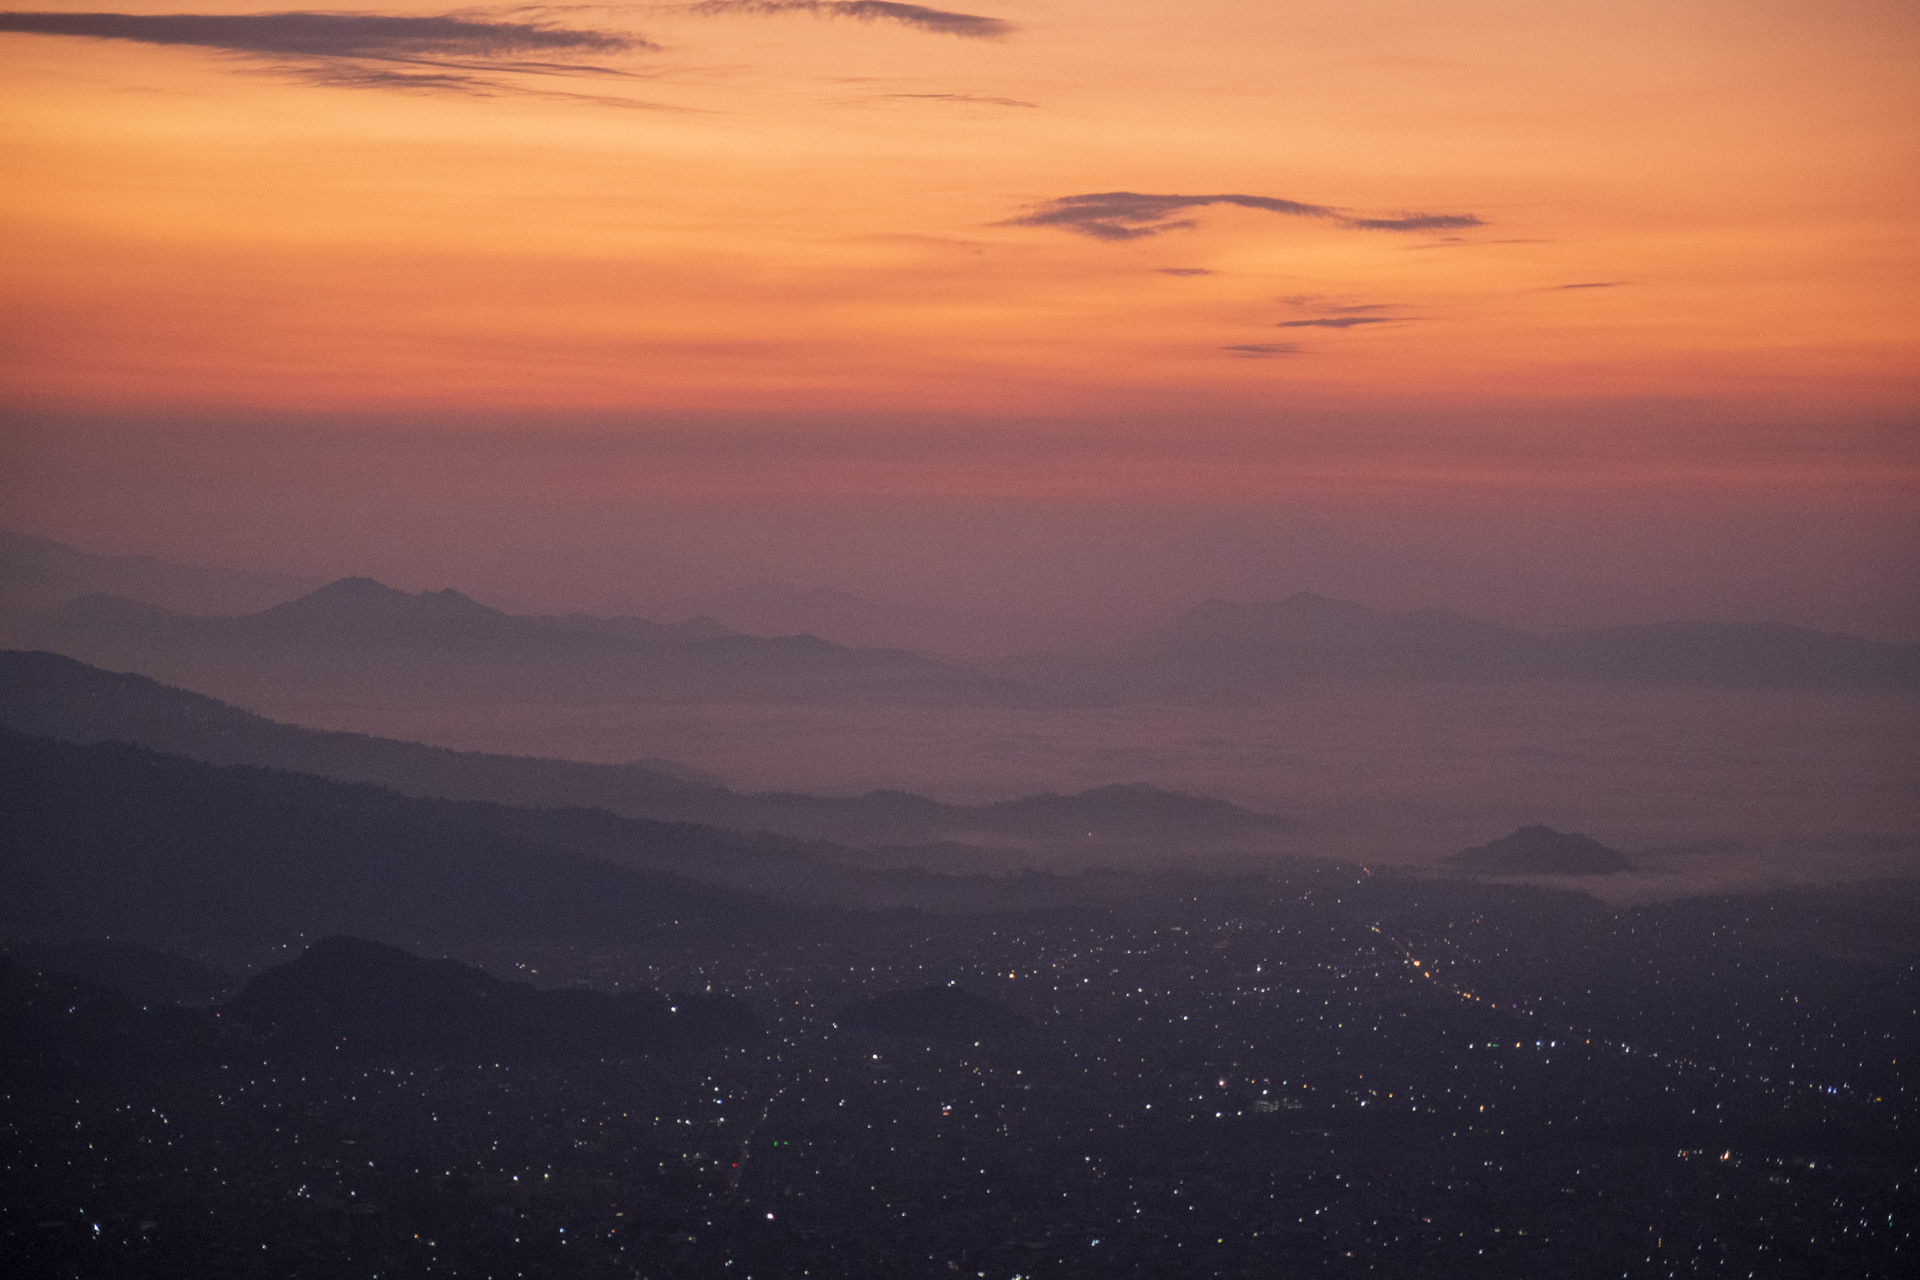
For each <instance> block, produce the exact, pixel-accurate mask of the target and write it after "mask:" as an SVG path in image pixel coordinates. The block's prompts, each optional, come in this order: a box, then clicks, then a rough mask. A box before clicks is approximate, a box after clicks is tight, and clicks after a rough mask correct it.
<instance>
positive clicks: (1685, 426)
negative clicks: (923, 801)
mask: <svg viewBox="0 0 1920 1280" xmlns="http://www.w3.org/2000/svg"><path fill="white" fill-rule="evenodd" d="M177 2H180V0H167V3H166V4H164V5H149V6H145V7H135V6H128V7H125V8H122V9H120V10H118V11H115V12H112V13H101V12H97V11H94V8H93V7H94V6H95V5H96V4H98V3H99V0H85V3H83V4H73V5H68V6H67V7H65V8H38V9H34V10H24V9H18V10H8V11H0V69H3V70H4V74H3V75H0V120H3V121H4V125H3V126H0V166H3V167H4V170H3V171H4V172H5V173H6V174H7V175H8V179H7V182H6V183H5V184H3V185H0V220H4V233H5V235H6V238H7V243H8V246H9V249H8V252H7V253H6V254H5V255H3V256H0V287H3V288H4V290H5V294H6V297H7V298H8V304H7V306H6V308H5V317H4V320H3V321H0V323H3V324H4V329H5V331H4V345H0V361H4V370H5V373H4V386H3V387H0V428H3V429H4V437H3V440H4V447H5V449H6V453H7V458H6V464H7V465H6V467H5V473H6V478H5V479H0V499H3V500H4V503H5V507H6V509H7V515H6V518H5V520H4V521H0V523H5V524H7V525H9V526H11V527H16V528H22V529H25V530H27V531H30V532H35V533H41V534H45V535H48V536H53V537H59V538H62V539H64V540H68V541H72V542H74V543H76V544H77V545H82V546H84V547H85V548H86V549H88V550H95V551H135V550H143V551H150V552H153V553H156V554H163V555H170V556H173V557H175V558H183V559H191V560H197V561H202V562H215V563H228V564H234V565H246V566H249V567H274V568H284V569H293V570H298V571H302V572H315V573H321V574H328V573H335V572H366V571H372V572H376V573H377V574H378V575H380V576H383V577H385V578H386V579H388V580H392V581H396V582H398V583H399V584H400V585H407V586H411V587H416V588H420V587H428V586H433V587H437V586H443V585H459V586H462V587H463V588H466V589H470V590H473V591H475V593H476V594H479V595H482V596H483V597H487V598H491V599H495V600H498V601H499V602H501V603H505V604H509V605H516V606H521V607H604V608H615V607H626V608H652V607H658V606H661V605H663V603H664V602H666V601H667V600H669V599H676V598H680V597H684V596H687V595H688V594H689V593H692V594H696V595H697V594H698V592H699V591H700V590H702V589H703V588H712V587H716V586H740V585H746V584H749V583H751V582H754V581H758V580H761V579H767V580H777V581H780V582H792V583H795V584H798V585H800V586H803V587H804V586H810V585H822V584H824V585H833V586H836V587H841V588H845V589H848V590H851V591H857V592H865V593H870V594H873V595H876V596H885V597H888V598H890V599H905V600H909V601H912V602H916V603H917V605H921V606H926V607H929V608H930V607H933V606H934V605H936V604H940V605H943V606H948V607H958V608H961V609H962V610H963V611H967V610H970V611H974V612H978V611H982V610H985V611H997V612H999V613H1001V614H1005V615H1006V616H1008V617H1014V616H1021V617H1025V618H1027V619H1028V620H1029V624H1028V625H1026V626H1025V627H1024V629H1023V628H1022V627H1021V626H1009V627H1007V628H1003V629H1001V630H1000V631H996V632H994V633H993V635H992V636H991V637H986V638H982V639H981V640H980V643H981V644H989V643H999V642H1002V641H1004V642H1006V643H1015V642H1022V641H1034V642H1040V641H1048V640H1057V639H1060V638H1062V637H1067V636H1069V635H1078V636H1082V637H1084V636H1086V635H1088V634H1092V633H1096V632H1098V631H1100V630H1101V629H1103V628H1107V627H1111V626H1118V625H1126V624H1130V623H1134V622H1138V621H1142V620H1144V619H1146V618H1147V617H1148V616H1150V615H1152V614H1154V613H1156V612H1159V613H1164V612H1165V611H1168V610H1171V609H1174V608H1177V607H1182V606H1183V605H1185V604H1190V603H1193V602H1195V600H1197V599H1199V598H1204V596H1205V595H1208V594H1227V595H1234V596H1238V597H1241V598H1246V597H1250V596H1259V595H1271V594H1276V593H1280V592H1283V591H1285V590H1288V589H1296V588H1300V587H1312V588H1313V589H1319V590H1324V591H1329V592H1330V593H1333V594H1347V595H1355V596H1359V597H1361V598H1367V599H1369V600H1370V601H1371V602H1373V603H1377V604H1382V605H1387V606H1392V607H1408V606H1412V605H1424V604H1452V605H1455V606H1458V607H1462V608H1467V609H1469V610H1470V611H1475V612H1479V613H1481V614H1483V615H1486V616H1494V617H1499V618H1501V619H1503V620H1508V621H1514V622H1519V623H1522V624H1526V625H1537V626H1543V627H1552V626H1562V625H1592V624H1596V623H1603V622H1612V621H1633V620H1645V619H1649V618H1652V617H1658V616H1727V617H1743V618H1746V617H1779V618H1783V619H1785V620H1789V621H1797V622H1803V623H1810V624H1814V625H1827V626H1830V627H1834V628H1836V629H1846V630H1854V631H1859V632H1861V633H1864V634H1872V635H1876V636H1879V637H1882V638H1892V639H1912V638H1920V553H1916V552H1915V551H1914V550H1913V547H1914V546H1915V544H1916V543H1920V537H1916V535H1920V527H1916V520H1915V514H1914V513H1915V511H1916V510H1920V507H1917V506H1916V502H1915V498H1916V487H1917V486H1916V479H1917V478H1920V456H1917V455H1920V447H1917V446H1920V424H1916V415H1915V401H1916V394H1915V393H1916V367H1917V365H1916V359H1915V355H1916V351H1915V347H1916V341H1915V339H1916V336H1920V321H1917V320H1916V312H1915V307H1914V303H1913V299H1914V298H1915V297H1916V288H1915V286H1916V283H1920V282H1917V281H1916V278H1915V277H1916V272H1915V260H1916V249H1915V244H1914V234H1913V232H1914V213H1915V204H1916V201H1915V195H1916V186H1917V185H1920V164H1916V163H1915V162H1916V160H1917V159H1920V156H1917V155H1916V150H1917V148H1916V145H1915V144H1916V135H1917V134H1920V123H1916V122H1920V101H1916V98H1920V88H1917V87H1916V78H1915V77H1914V76H1913V75H1912V67H1913V66H1914V65H1916V55H1920V10H1915V9H1914V8H1913V6H1912V5H1910V4H1907V3H1904V2H1901V0H1886V2H1882V0H1864V2H1859V3H1838V4H1836V3H1831V2H1830V0H1829V2H1824V3H1814V2H1811V0H1806V2H1803V0H1757V2H1754V0H1748V2H1743V3H1738V4H1735V3H1730V2H1725V0H1689V2H1688V3H1684V4H1673V3H1651V2H1643V0H1620V2H1618V3H1613V4H1609V5H1604V6H1594V5H1575V4H1572V3H1560V2H1554V0H1529V2H1527V3H1521V2H1520V0H1460V2H1457V3H1434V2H1433V0H1422V2H1419V3H1414V2H1410V0H1409V2H1403V0H1340V2H1338V3H1334V2H1332V0H1324V2H1323V0H1304V2H1301V3H1273V2H1272V0H1262V2H1259V3H1253V2H1250V0H1249V2H1227V0H1197V2H1188V3H1182V4H1177V5H1176V4H1172V3H1167V2H1165V0H1160V2H1158V3H1146V2H1143V0H1122V2H1118V3H1115V2H1108V3H1100V4H1095V3H1090V2H1084V0H1007V2H1006V3H1001V2H1000V0H983V2H982V3H981V4H979V5H978V6H974V5H972V4H971V3H968V4H966V5H965V6H963V7H961V8H956V9H938V8H932V7H923V6H917V5H909V4H897V3H882V2H879V0H845V2H837V0H806V2H799V0H716V2H714V3H695V4H674V5H624V6H621V5H559V6H505V7H481V8H471V9H461V10H457V11H448V10H445V9H441V8H438V7H433V6H423V5H415V6H411V7H409V6H406V5H395V6H388V7H383V8H381V9H378V10H366V11H353V12H347V11H329V12H325V13H319V12H309V13H286V12H274V11H266V10H260V9H255V8H250V7H247V6H245V5H224V6H222V5H212V4H207V5H202V6H200V7H199V8H198V9H197V10H196V11H195V12H193V13H190V14H183V13H180V12H178V11H177V8H176V5H177ZM1049 619H1050V620H1049Z"/></svg>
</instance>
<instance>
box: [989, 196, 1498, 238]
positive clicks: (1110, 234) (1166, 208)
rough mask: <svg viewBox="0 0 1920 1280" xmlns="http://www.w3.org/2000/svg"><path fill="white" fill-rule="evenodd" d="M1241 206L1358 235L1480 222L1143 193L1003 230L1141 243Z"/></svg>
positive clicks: (1063, 206) (1063, 202) (1065, 207)
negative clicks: (1221, 208)
mask: <svg viewBox="0 0 1920 1280" xmlns="http://www.w3.org/2000/svg"><path fill="white" fill-rule="evenodd" d="M1218 204H1224V205H1235V206H1238V207H1239V208H1242V209H1260V210H1263V211H1265V212H1267V213H1277V214H1281V215H1283V216H1286V217H1291V218H1322V219H1326V220H1328V221H1331V222H1335V223H1338V224H1339V225H1340V226H1343V227H1348V228H1351V229H1353V230H1357V231H1431V230H1435V229H1439V228H1453V227H1477V226H1480V225H1482V224H1481V222H1480V219H1478V218H1476V217H1474V216H1473V215H1472V214H1462V213H1410V214H1405V215H1402V216H1400V217H1394V218H1356V217H1353V216H1352V215H1351V214H1349V213H1347V212H1346V211H1344V210H1341V209H1336V208H1334V207H1333V206H1331V205H1323V204H1306V203H1303V202H1301V201H1299V200H1282V199H1278V198H1276V197H1273V196H1249V195H1237V194H1222V195H1206V196H1182V195H1152V194H1147V193H1143V192H1138V191H1101V192H1094V193H1091V194H1088V195H1078V196H1061V197H1059V198H1058V199H1055V200H1049V201H1047V202H1046V203H1044V204H1041V205H1038V206H1036V207H1035V208H1034V210H1033V211H1032V212H1031V213H1026V214H1022V215H1021V216H1019V217H1017V218H1008V219H1006V220H1005V221H1004V222H1001V223H999V224H998V225H1000V226H1003V227H1060V228H1062V229H1063V230H1067V231H1071V232H1074V233H1076V234H1078V235H1083V236H1091V237H1093V238H1094V239H1096V240H1139V239H1142V238H1144V237H1146V236H1156V235H1161V234H1163V233H1165V232H1168V231H1178V230H1182V229H1184V228H1188V227H1192V226H1195V225H1196V223H1195V222H1194V220H1193V219H1191V218H1177V217H1175V216H1174V215H1175V214H1179V213H1183V212H1185V211H1186V210H1189V209H1199V208H1204V207H1206V206H1208V205H1218Z"/></svg>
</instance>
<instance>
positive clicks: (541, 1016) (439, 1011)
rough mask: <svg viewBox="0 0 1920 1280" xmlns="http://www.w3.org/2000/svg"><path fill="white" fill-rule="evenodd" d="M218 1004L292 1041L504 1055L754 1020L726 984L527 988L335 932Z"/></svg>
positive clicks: (568, 1049) (689, 1036)
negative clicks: (678, 990)
mask: <svg viewBox="0 0 1920 1280" xmlns="http://www.w3.org/2000/svg"><path fill="white" fill-rule="evenodd" d="M222 1012H223V1014H224V1016H225V1017H226V1018H228V1019H231V1020H232V1021H233V1022H234V1023H235V1024H236V1025H239V1026H241V1027H245V1028H248V1029H250V1030H252V1031H253V1032H254V1033H256V1034H258V1035H261V1036H263V1037H265V1038H266V1039H267V1040H268V1041H269V1042H270V1043H272V1044H274V1045H276V1046H278V1047H280V1048H283V1049H287V1050H292V1051H296V1052H297V1051H314V1050H328V1051H333V1050H338V1051H341V1052H346V1053H354V1054H369V1055H379V1056H402V1057H427V1058H439V1059H447V1058H453V1059H476V1060H477V1059H487V1060H512V1061H527V1060H558V1059H569V1058H586V1057H621V1056H627V1055H631V1054H639V1053H649V1052H653V1051H656V1050H661V1049H671V1048H677V1047H680V1046H683V1045H689V1044H695V1043H704V1042H714V1041H726V1040H737V1039H740V1038H742V1037H744V1036H746V1035H748V1034H750V1033H751V1032H752V1031H753V1030H754V1029H755V1028H756V1026H757V1024H756V1022H755V1020H754V1018H753V1016H752V1015H751V1014H750V1013H748V1012H747V1010H746V1009H745V1008H744V1007H743V1006H741V1005H740V1004H738V1003H737V1002H736V1001H734V1000H733V999H732V998H731V997H728V996H711V995H701V996H666V995H662V994H659V993H657V992H651V991H649V992H627V993H622V994H620V995H608V994H606V993H604V992H599V991H588V990H571V991H539V990H536V989H535V988H533V987H530V986H527V985H525V984H523V983H518V982H507V981H504V980H502V979H499V978H495V977H493V976H492V975H490V974H488V973H486V972H485V971H483V970H480V969H476V968H473V967H472V966H469V965H464V964H460V963H458V962H457V961H453V960H428V959H423V958H422V957H420V956H416V955H413V954H411V953H409V952H406V951H402V950H400V949H399V948H397V947H390V946H384V945H382V944H380V943H377V942H368V941H365V940H364V939H360V938H347V937H334V938H323V939H321V940H320V941H318V942H316V943H314V944H313V945H312V946H310V947H308V948H307V950H306V952H305V953H304V954H303V955H301V956H300V958H299V959H297V960H294V961H293V962H292V963H290V964H284V965H280V966H279V967H277V968H273V969H269V970H268V971H267V972H265V973H263V974H261V975H260V976H259V977H257V978H255V979H253V980H252V981H251V982H249V983H248V984H247V986H246V988H245V990H243V991H241V993H240V994H239V995H238V996H236V997H235V998H234V999H233V1000H232V1001H231V1002H229V1003H228V1004H227V1006H226V1007H225V1009H224V1010H223V1011H222Z"/></svg>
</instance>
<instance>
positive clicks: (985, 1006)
mask: <svg viewBox="0 0 1920 1280" xmlns="http://www.w3.org/2000/svg"><path fill="white" fill-rule="evenodd" d="M839 1021H841V1022H843V1023H845V1024H847V1025H848V1026H852V1027H857V1028H859V1029H860V1030H862V1031H880V1032H884V1033H886V1034H887V1035H890V1036H899V1037H900V1038H902V1039H904V1040H965V1041H978V1040H1005V1039H1009V1038H1011V1037H1014V1036H1019V1035H1022V1034H1024V1033H1026V1032H1028V1031H1031V1030H1032V1029H1033V1024H1032V1023H1031V1022H1029V1021H1027V1019H1025V1018H1023V1017H1021V1016H1020V1015H1019V1014H1017V1013H1015V1012H1014V1011H1013V1010H1011V1009H1008V1008H1006V1007H1004V1006H1002V1005H998V1004H995V1003H994V1002H993V1001H991V1000H988V999H985V998H983V997H981V996H977V995H974V994H973V993H972V992H971V991H968V990H966V989H964V988H962V987H960V986H958V985H956V984H952V983H949V984H948V985H946V986H934V987H912V988H909V989H908V990H905V991H889V992H888V993H887V994H886V995H883V996H875V997H874V998H873V999H871V1000H862V1001H861V1002H860V1003H858V1004H855V1005H851V1006H849V1007H848V1008H846V1009H844V1010H842V1011H841V1013H840V1016H839Z"/></svg>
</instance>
